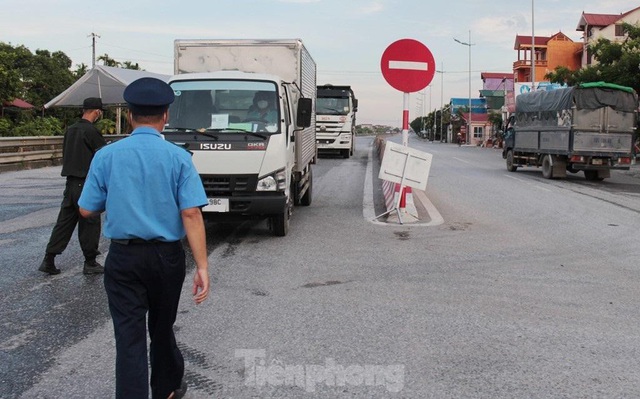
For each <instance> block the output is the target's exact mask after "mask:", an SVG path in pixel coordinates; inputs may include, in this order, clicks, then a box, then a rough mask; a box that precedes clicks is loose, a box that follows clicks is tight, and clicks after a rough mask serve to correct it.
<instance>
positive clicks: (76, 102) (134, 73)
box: [44, 65, 170, 108]
mask: <svg viewBox="0 0 640 399" xmlns="http://www.w3.org/2000/svg"><path fill="white" fill-rule="evenodd" d="M143 77H154V78H158V79H161V80H164V81H165V82H166V81H167V80H169V78H170V75H162V74H159V73H153V72H147V71H139V70H135V69H124V68H115V67H108V66H103V65H96V66H95V67H94V68H92V69H91V70H89V71H88V72H87V73H85V74H84V75H83V76H82V77H81V78H80V79H78V80H77V81H76V82H75V83H74V84H72V85H71V86H69V88H68V89H66V90H65V91H63V92H62V93H61V94H59V95H58V96H57V97H56V98H54V99H53V100H51V101H49V102H48V103H46V104H45V105H44V107H45V108H51V107H81V106H82V102H83V101H84V99H85V98H87V97H100V98H102V103H103V104H104V105H121V104H124V103H125V101H124V99H123V98H122V93H123V92H124V89H125V87H127V85H128V84H129V83H131V82H133V81H134V80H137V79H139V78H143Z"/></svg>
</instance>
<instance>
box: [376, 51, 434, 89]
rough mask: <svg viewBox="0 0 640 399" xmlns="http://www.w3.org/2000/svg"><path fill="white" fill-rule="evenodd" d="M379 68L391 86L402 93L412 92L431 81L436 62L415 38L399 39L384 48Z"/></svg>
mask: <svg viewBox="0 0 640 399" xmlns="http://www.w3.org/2000/svg"><path fill="white" fill-rule="evenodd" d="M380 69H382V76H384V78H385V80H386V81H387V83H389V84H390V85H391V87H393V88H394V89H396V90H400V91H401V92H404V93H413V92H416V91H420V90H422V89H424V88H425V87H427V86H428V85H429V83H431V80H432V79H433V76H434V75H435V73H436V63H435V60H434V59H433V54H431V51H429V49H428V48H427V46H425V45H424V44H422V43H420V42H419V41H417V40H413V39H401V40H398V41H395V42H393V43H391V44H390V45H389V47H387V49H386V50H384V53H382V59H381V60H380Z"/></svg>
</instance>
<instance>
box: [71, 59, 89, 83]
mask: <svg viewBox="0 0 640 399" xmlns="http://www.w3.org/2000/svg"><path fill="white" fill-rule="evenodd" d="M87 72H89V67H88V66H87V64H85V63H84V62H83V63H82V64H78V65H76V70H75V71H73V77H74V78H75V79H76V80H77V79H80V78H81V77H83V76H84V75H85V74H86V73H87Z"/></svg>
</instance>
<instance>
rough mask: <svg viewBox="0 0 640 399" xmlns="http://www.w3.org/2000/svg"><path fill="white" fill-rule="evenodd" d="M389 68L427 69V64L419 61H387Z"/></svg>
mask: <svg viewBox="0 0 640 399" xmlns="http://www.w3.org/2000/svg"><path fill="white" fill-rule="evenodd" d="M389 69H411V70H415V71H428V70H429V64H428V63H426V62H419V61H389Z"/></svg>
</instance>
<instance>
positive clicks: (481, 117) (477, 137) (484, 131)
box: [462, 112, 493, 145]
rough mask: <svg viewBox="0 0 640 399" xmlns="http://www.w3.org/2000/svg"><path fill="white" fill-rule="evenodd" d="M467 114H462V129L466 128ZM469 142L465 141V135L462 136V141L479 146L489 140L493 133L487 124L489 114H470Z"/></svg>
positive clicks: (489, 124)
mask: <svg viewBox="0 0 640 399" xmlns="http://www.w3.org/2000/svg"><path fill="white" fill-rule="evenodd" d="M468 118H469V113H468V112H467V113H462V119H463V120H464V125H463V126H464V127H465V128H466V126H467V121H468ZM471 131H472V134H471V137H470V139H471V140H467V138H466V134H463V136H464V137H463V139H464V140H465V141H467V142H468V143H471V144H473V145H480V144H482V143H484V142H486V141H487V139H489V138H491V135H492V134H493V132H492V131H491V123H490V122H489V114H486V113H484V114H480V113H475V112H472V113H471Z"/></svg>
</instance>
